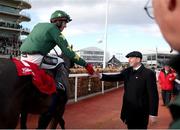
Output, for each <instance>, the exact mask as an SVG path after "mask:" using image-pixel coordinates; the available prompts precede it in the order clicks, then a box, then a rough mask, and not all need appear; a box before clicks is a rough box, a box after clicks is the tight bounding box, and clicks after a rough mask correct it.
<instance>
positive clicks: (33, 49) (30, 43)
mask: <svg viewBox="0 0 180 130" xmlns="http://www.w3.org/2000/svg"><path fill="white" fill-rule="evenodd" d="M70 21H72V19H71V18H70V16H69V15H68V14H67V13H66V12H64V11H61V10H56V11H55V12H54V13H52V15H51V18H50V23H38V24H37V25H35V26H34V28H33V30H32V31H31V33H30V34H29V35H28V37H27V38H26V39H25V41H24V42H23V44H22V45H21V47H20V51H21V60H22V61H23V60H26V61H29V62H32V63H35V64H37V65H38V66H40V67H41V68H43V69H52V65H53V66H54V68H56V70H57V72H56V75H55V81H56V87H57V89H58V88H60V89H61V88H62V81H61V80H60V75H61V73H62V69H60V68H59V69H58V67H59V66H58V64H60V63H62V62H63V60H62V59H61V58H59V57H55V56H51V55H48V53H49V52H50V51H51V50H52V49H53V48H54V47H55V46H56V45H57V46H58V47H59V48H60V49H61V51H62V53H63V54H64V55H65V56H67V57H68V58H70V59H71V60H72V61H73V62H75V63H76V64H78V65H81V66H84V67H85V68H86V69H87V72H88V73H89V74H90V75H92V74H93V73H94V69H93V67H92V65H91V64H89V63H87V62H86V61H84V60H83V59H82V58H81V57H79V56H78V55H77V54H76V53H75V52H74V51H73V50H72V49H71V47H70V46H69V45H68V42H67V40H66V39H65V37H64V36H63V34H62V33H61V32H62V31H63V30H64V28H65V27H66V24H67V23H68V22H70ZM65 87H66V86H65ZM65 91H66V90H65ZM56 99H57V96H56V94H55V95H53V100H52V103H51V106H50V108H49V109H50V110H49V111H48V113H46V114H45V115H44V116H43V117H42V118H41V119H40V121H39V125H40V126H38V127H40V128H45V127H46V126H47V123H48V122H49V121H50V117H51V116H52V111H54V109H55V107H56V105H55V104H56V103H55V101H56ZM49 115H50V116H49ZM43 118H44V119H43ZM45 118H46V119H45ZM43 120H44V121H43Z"/></svg>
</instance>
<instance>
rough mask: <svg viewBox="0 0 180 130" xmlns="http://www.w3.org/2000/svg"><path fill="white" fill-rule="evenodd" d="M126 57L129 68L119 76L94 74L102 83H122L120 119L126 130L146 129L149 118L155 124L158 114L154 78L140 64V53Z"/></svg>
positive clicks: (148, 70)
mask: <svg viewBox="0 0 180 130" xmlns="http://www.w3.org/2000/svg"><path fill="white" fill-rule="evenodd" d="M126 57H127V58H128V59H129V66H130V67H128V68H126V69H124V70H123V71H122V72H120V73H119V74H115V75H105V74H102V75H100V74H98V73H96V74H97V76H98V77H99V78H100V79H101V80H103V81H124V96H123V105H122V110H121V119H122V121H123V122H124V123H126V125H127V128H128V129H147V126H148V122H149V118H150V121H151V123H155V121H156V117H157V114H158V103H159V97H158V91H157V85H156V76H155V73H154V72H153V71H152V70H150V69H147V68H145V67H144V65H143V64H142V63H141V60H142V54H141V53H140V52H138V51H133V52H130V53H129V54H127V55H126Z"/></svg>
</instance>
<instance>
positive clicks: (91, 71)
mask: <svg viewBox="0 0 180 130" xmlns="http://www.w3.org/2000/svg"><path fill="white" fill-rule="evenodd" d="M85 68H86V70H87V72H88V73H89V74H90V75H93V74H94V72H95V71H94V69H93V65H92V64H89V63H87V64H86V66H85Z"/></svg>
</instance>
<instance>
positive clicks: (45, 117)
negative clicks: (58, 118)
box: [37, 113, 52, 129]
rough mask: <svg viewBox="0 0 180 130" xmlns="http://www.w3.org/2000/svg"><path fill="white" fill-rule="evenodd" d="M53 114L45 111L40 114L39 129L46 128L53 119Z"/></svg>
mask: <svg viewBox="0 0 180 130" xmlns="http://www.w3.org/2000/svg"><path fill="white" fill-rule="evenodd" d="M51 118H52V114H50V113H44V114H42V115H41V116H40V118H39V121H38V128H37V129H46V128H47V127H48V125H49V122H50V121H51Z"/></svg>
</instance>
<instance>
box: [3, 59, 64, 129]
mask: <svg viewBox="0 0 180 130" xmlns="http://www.w3.org/2000/svg"><path fill="white" fill-rule="evenodd" d="M0 68H1V69H0V106H1V108H0V128H1V129H3V128H10V129H14V128H16V126H17V123H18V120H19V115H20V114H22V115H21V116H22V118H21V120H22V119H23V112H24V113H26V112H27V113H33V114H41V113H43V112H46V111H47V110H48V108H49V106H50V102H51V98H52V96H50V95H46V94H43V93H40V92H39V90H37V88H36V87H35V86H34V85H33V83H32V77H31V76H18V74H17V71H16V66H15V64H14V63H13V62H12V60H10V59H3V58H1V59H0ZM66 80H67V79H66ZM63 98H64V97H63V96H62V97H61V99H60V100H59V101H61V100H62V101H64V100H65V99H63ZM66 100H67V99H66ZM66 102H67V101H65V102H64V103H63V104H61V102H58V103H59V104H58V106H59V107H58V108H57V110H58V111H59V112H60V113H61V114H59V117H57V116H54V119H53V121H54V122H58V123H60V125H62V126H61V127H62V128H64V126H63V125H64V120H63V118H61V117H62V115H63V113H64V110H65V105H66ZM55 115H56V114H55ZM25 117H26V116H25ZM21 123H22V121H21ZM54 124H55V123H54ZM56 126H57V123H56ZM53 127H55V125H53Z"/></svg>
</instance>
